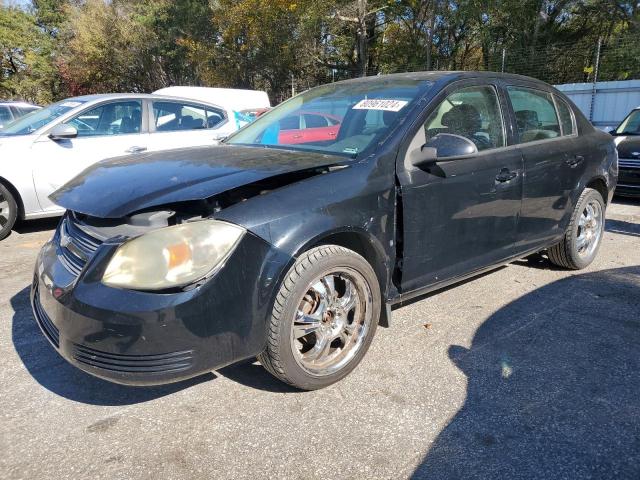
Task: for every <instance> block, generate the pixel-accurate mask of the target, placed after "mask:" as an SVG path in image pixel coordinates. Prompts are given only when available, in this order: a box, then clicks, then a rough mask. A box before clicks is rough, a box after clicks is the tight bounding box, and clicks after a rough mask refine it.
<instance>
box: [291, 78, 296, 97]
mask: <svg viewBox="0 0 640 480" xmlns="http://www.w3.org/2000/svg"><path fill="white" fill-rule="evenodd" d="M295 82H296V79H295V78H294V77H293V72H291V96H292V97H295V96H296V84H295Z"/></svg>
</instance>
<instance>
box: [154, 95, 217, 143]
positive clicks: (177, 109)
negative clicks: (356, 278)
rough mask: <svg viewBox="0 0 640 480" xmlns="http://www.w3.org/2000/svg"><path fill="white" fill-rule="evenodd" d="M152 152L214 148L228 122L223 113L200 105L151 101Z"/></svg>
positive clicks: (177, 101)
mask: <svg viewBox="0 0 640 480" xmlns="http://www.w3.org/2000/svg"><path fill="white" fill-rule="evenodd" d="M150 104H151V108H150V111H149V113H150V117H149V124H150V134H149V146H148V149H149V151H155V150H168V149H172V148H184V147H199V146H206V145H215V144H216V143H217V142H218V141H219V140H220V138H219V134H218V133H217V131H218V130H219V129H220V127H221V126H223V125H224V124H226V123H227V122H228V119H227V117H226V114H225V113H224V110H222V109H221V108H216V107H213V106H209V105H203V104H199V103H197V102H185V101H180V100H175V101H174V100H153V101H150Z"/></svg>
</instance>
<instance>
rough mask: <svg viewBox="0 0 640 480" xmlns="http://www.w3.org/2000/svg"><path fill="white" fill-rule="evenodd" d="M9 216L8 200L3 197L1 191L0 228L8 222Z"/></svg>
mask: <svg viewBox="0 0 640 480" xmlns="http://www.w3.org/2000/svg"><path fill="white" fill-rule="evenodd" d="M9 218H11V212H10V210H9V201H8V200H7V199H6V198H5V197H4V195H3V194H2V192H0V228H4V226H5V225H6V224H7V223H9Z"/></svg>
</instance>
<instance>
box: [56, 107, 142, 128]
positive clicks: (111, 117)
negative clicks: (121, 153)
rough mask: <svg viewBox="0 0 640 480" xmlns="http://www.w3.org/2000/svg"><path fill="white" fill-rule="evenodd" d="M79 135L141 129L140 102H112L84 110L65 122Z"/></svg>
mask: <svg viewBox="0 0 640 480" xmlns="http://www.w3.org/2000/svg"><path fill="white" fill-rule="evenodd" d="M67 123H68V124H69V125H73V126H74V127H76V129H77V130H78V136H79V137H93V136H101V135H128V134H132V133H140V130H141V129H142V103H141V102H140V101H139V100H135V101H126V102H113V103H107V104H105V105H100V106H99V107H96V108H92V109H90V110H85V111H84V112H81V113H80V114H78V115H76V116H75V117H74V118H73V119H71V120H69V121H68V122H67Z"/></svg>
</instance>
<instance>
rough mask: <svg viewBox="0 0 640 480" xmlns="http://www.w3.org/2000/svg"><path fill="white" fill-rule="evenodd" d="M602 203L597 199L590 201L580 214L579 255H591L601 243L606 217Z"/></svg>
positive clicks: (577, 235)
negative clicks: (603, 213)
mask: <svg viewBox="0 0 640 480" xmlns="http://www.w3.org/2000/svg"><path fill="white" fill-rule="evenodd" d="M602 217H603V215H602V205H600V203H599V202H598V201H596V200H591V201H589V202H588V203H587V204H586V205H585V207H584V210H583V211H582V214H581V215H580V220H579V221H578V232H577V234H576V250H577V251H578V255H580V256H582V257H585V256H590V255H591V254H592V253H593V252H594V250H595V249H596V248H597V247H598V243H600V237H601V236H602V227H603V225H604V219H603V218H602Z"/></svg>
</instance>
